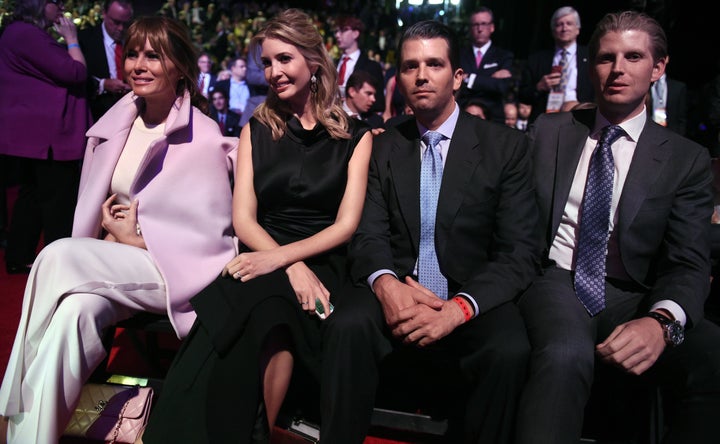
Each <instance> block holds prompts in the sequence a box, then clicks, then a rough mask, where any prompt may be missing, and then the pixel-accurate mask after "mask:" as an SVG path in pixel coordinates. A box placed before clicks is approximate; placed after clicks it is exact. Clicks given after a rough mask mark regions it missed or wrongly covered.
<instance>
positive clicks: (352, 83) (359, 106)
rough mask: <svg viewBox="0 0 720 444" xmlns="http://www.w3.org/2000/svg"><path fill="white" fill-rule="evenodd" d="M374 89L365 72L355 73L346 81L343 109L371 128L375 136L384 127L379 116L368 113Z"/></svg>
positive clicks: (369, 77) (374, 92) (373, 97)
mask: <svg viewBox="0 0 720 444" xmlns="http://www.w3.org/2000/svg"><path fill="white" fill-rule="evenodd" d="M375 94H376V91H375V87H374V86H373V80H372V77H371V76H370V74H368V73H367V72H365V71H355V72H354V73H352V75H351V76H350V78H349V79H348V81H347V91H346V94H345V100H343V109H344V110H345V112H346V113H347V115H348V116H350V117H353V118H356V119H359V120H362V121H364V122H366V123H367V124H368V125H370V127H372V128H373V134H374V135H377V134H380V133H381V132H382V129H384V127H385V122H383V120H382V117H380V115H379V114H375V113H372V112H370V108H372V106H373V104H374V103H375V101H376V100H375Z"/></svg>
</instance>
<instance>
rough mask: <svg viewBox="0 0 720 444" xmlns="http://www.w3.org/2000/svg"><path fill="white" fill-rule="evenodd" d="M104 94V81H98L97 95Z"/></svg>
mask: <svg viewBox="0 0 720 444" xmlns="http://www.w3.org/2000/svg"><path fill="white" fill-rule="evenodd" d="M104 92H105V79H98V91H97V93H98V95H100V94H102V93H104Z"/></svg>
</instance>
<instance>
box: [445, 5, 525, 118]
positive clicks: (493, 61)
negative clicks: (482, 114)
mask: <svg viewBox="0 0 720 444" xmlns="http://www.w3.org/2000/svg"><path fill="white" fill-rule="evenodd" d="M494 32H495V16H494V14H493V12H492V10H491V9H490V8H487V7H484V6H483V7H481V8H479V9H478V10H477V11H475V12H474V13H473V14H472V15H471V16H470V37H471V39H472V46H468V47H465V48H463V49H461V50H460V67H462V69H463V72H464V73H465V76H464V77H463V84H462V87H461V88H460V92H459V95H458V99H457V101H458V103H459V104H460V106H461V107H464V106H465V105H466V104H467V103H468V101H469V100H470V99H480V100H481V101H482V102H483V103H485V105H486V106H487V107H488V108H489V109H490V114H491V116H492V120H494V121H495V122H498V123H504V121H505V119H504V113H503V99H504V98H505V96H506V95H507V93H508V91H510V90H511V89H512V86H513V79H512V72H511V69H512V66H513V58H514V56H513V53H512V52H510V51H507V50H505V49H502V48H500V47H498V46H497V45H493V42H492V40H490V37H492V34H493V33H494Z"/></svg>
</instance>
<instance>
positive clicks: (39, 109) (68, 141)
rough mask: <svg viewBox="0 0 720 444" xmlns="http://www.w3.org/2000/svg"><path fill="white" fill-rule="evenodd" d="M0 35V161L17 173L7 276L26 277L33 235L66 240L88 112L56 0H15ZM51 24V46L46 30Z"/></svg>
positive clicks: (71, 37)
mask: <svg viewBox="0 0 720 444" xmlns="http://www.w3.org/2000/svg"><path fill="white" fill-rule="evenodd" d="M15 5H16V6H15V10H14V15H13V18H12V20H11V22H10V23H9V24H8V25H7V26H6V27H5V28H4V29H3V30H2V34H1V35H0V134H2V137H1V138H0V162H7V163H8V165H12V167H13V168H16V169H17V170H18V175H19V178H18V180H19V181H20V190H19V193H18V198H17V201H16V202H15V207H14V210H13V216H12V221H11V223H10V229H9V233H8V242H7V249H6V251H5V262H6V267H7V272H8V273H27V272H29V271H30V265H29V264H32V262H33V260H34V258H35V251H36V249H37V246H38V241H39V239H40V234H41V232H42V234H43V236H44V242H45V244H48V243H50V242H52V241H54V240H56V239H60V238H62V237H67V236H70V230H71V228H72V218H73V209H74V208H75V202H76V197H77V191H78V180H79V178H80V162H79V160H80V159H82V156H83V148H84V147H85V131H87V129H88V127H89V124H90V120H91V117H90V114H89V108H88V104H87V101H86V98H85V81H86V78H87V69H86V68H85V58H84V57H83V54H82V51H81V50H80V46H79V45H78V39H77V31H76V29H75V25H74V24H73V22H72V20H71V19H69V18H67V17H65V16H63V6H62V2H61V1H46V0H17V1H16V2H15ZM50 27H54V28H55V31H57V33H58V34H60V36H62V37H63V38H64V39H65V43H66V44H67V46H64V45H61V44H59V43H58V42H57V41H56V40H55V39H54V38H53V37H51V36H50V34H49V33H48V32H47V31H48V30H49V28H50Z"/></svg>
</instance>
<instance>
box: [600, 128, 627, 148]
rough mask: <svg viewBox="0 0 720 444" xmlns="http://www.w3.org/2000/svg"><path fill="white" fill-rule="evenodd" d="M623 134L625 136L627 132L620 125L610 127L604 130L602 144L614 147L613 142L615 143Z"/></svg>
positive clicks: (601, 137)
mask: <svg viewBox="0 0 720 444" xmlns="http://www.w3.org/2000/svg"><path fill="white" fill-rule="evenodd" d="M623 134H625V130H623V129H622V128H621V127H620V126H619V125H608V126H606V127H605V128H603V130H602V134H601V135H600V143H602V144H607V145H612V144H613V142H615V141H616V140H617V139H618V138H619V137H620V136H622V135H623Z"/></svg>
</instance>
